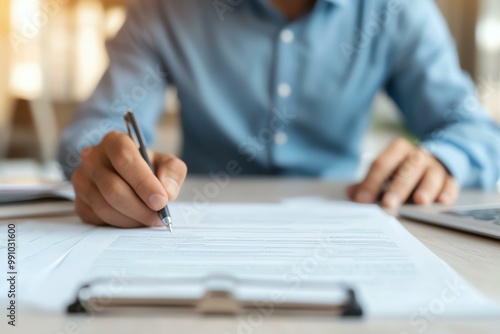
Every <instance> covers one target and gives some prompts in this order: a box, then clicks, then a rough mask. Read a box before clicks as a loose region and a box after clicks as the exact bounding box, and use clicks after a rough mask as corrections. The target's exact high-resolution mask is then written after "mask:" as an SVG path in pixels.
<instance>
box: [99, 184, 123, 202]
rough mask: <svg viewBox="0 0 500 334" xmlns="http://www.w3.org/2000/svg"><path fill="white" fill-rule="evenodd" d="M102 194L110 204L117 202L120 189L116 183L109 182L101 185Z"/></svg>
mask: <svg viewBox="0 0 500 334" xmlns="http://www.w3.org/2000/svg"><path fill="white" fill-rule="evenodd" d="M102 195H103V196H104V198H106V200H108V201H109V202H110V203H111V204H117V203H118V202H119V198H120V195H121V191H120V188H119V186H117V185H116V183H114V182H110V183H109V184H107V185H105V186H104V187H103V189H102Z"/></svg>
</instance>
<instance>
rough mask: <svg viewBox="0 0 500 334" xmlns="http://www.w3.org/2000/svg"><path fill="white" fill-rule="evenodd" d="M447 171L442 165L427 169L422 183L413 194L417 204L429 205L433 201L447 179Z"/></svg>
mask: <svg viewBox="0 0 500 334" xmlns="http://www.w3.org/2000/svg"><path fill="white" fill-rule="evenodd" d="M446 176H447V173H446V171H445V170H444V168H442V167H432V168H429V169H427V171H426V172H425V174H424V176H423V178H422V180H421V181H420V184H419V185H418V187H417V190H416V191H415V194H414V195H413V200H414V201H415V203H416V204H421V205H428V204H431V203H433V202H434V201H435V200H436V198H437V196H438V195H439V193H440V192H441V189H443V185H444V183H445V180H446Z"/></svg>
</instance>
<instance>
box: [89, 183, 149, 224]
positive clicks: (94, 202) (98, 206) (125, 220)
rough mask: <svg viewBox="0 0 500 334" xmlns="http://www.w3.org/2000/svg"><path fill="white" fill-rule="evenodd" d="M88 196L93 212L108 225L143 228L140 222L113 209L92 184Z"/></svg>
mask: <svg viewBox="0 0 500 334" xmlns="http://www.w3.org/2000/svg"><path fill="white" fill-rule="evenodd" d="M88 194H89V197H88V199H87V200H88V202H89V204H88V206H89V207H90V208H91V209H92V212H93V213H94V214H95V215H96V216H97V217H99V219H101V220H102V221H103V222H105V223H106V224H109V225H112V226H116V227H122V228H135V227H141V226H143V225H142V224H141V223H139V222H138V221H135V220H133V219H131V218H129V217H127V216H125V215H123V214H121V213H120V212H118V211H116V210H115V209H113V208H112V207H111V205H109V204H108V202H106V200H105V199H104V197H103V196H102V195H101V193H100V192H99V189H97V186H96V185H95V184H93V183H91V185H90V190H89V191H88Z"/></svg>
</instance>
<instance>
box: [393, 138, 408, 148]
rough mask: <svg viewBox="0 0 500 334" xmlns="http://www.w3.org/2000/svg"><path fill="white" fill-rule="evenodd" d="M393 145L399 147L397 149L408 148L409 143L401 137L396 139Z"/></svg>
mask: <svg viewBox="0 0 500 334" xmlns="http://www.w3.org/2000/svg"><path fill="white" fill-rule="evenodd" d="M394 145H395V146H396V147H399V148H406V147H408V146H410V145H411V144H410V142H409V141H408V140H406V139H405V138H403V137H400V138H397V139H396V140H395V141H394Z"/></svg>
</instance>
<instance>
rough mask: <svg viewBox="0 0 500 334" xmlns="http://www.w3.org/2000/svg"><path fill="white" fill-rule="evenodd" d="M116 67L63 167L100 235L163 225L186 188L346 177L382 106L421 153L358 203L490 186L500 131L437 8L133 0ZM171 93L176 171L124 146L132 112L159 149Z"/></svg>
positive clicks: (442, 196)
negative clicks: (175, 110) (206, 180)
mask: <svg viewBox="0 0 500 334" xmlns="http://www.w3.org/2000/svg"><path fill="white" fill-rule="evenodd" d="M108 52H109V57H110V65H109V68H108V70H107V71H106V73H105V74H104V76H103V78H102V80H101V82H100V84H99V86H98V87H97V89H96V91H95V92H94V94H93V95H92V96H91V98H90V99H89V100H88V101H87V102H85V103H84V104H82V105H81V106H80V107H79V109H78V111H77V113H76V116H75V118H74V119H73V121H72V123H71V124H70V126H69V127H68V128H67V129H66V131H65V132H64V134H63V137H62V143H61V149H60V156H59V160H60V163H61V165H62V167H63V168H64V170H65V172H66V174H67V176H68V177H69V176H71V177H72V182H73V184H74V187H75V190H76V195H77V199H76V211H77V213H78V214H79V215H80V217H81V218H82V219H83V220H85V221H87V222H90V223H95V224H103V223H107V224H111V225H115V226H122V227H135V226H142V225H157V224H158V225H160V224H161V222H160V221H159V219H158V217H157V215H156V214H155V212H154V211H153V210H158V209H160V208H161V207H163V206H164V205H165V204H166V203H167V201H168V200H173V199H175V198H176V197H177V194H178V192H179V189H180V187H181V186H182V183H183V181H184V179H185V176H186V172H187V168H186V164H187V166H188V167H189V170H190V172H192V173H218V172H220V171H226V172H228V173H229V174H230V175H244V174H268V175H283V176H316V177H322V178H349V177H352V176H353V173H354V171H355V170H356V167H357V165H358V162H359V156H360V141H361V138H362V136H363V134H364V133H365V131H366V130H367V127H368V126H369V124H370V114H369V111H370V110H371V105H372V102H373V99H374V97H375V95H376V93H377V92H378V91H379V90H381V89H385V90H386V91H387V93H388V95H389V96H390V97H391V98H392V99H393V100H394V101H395V103H396V104H397V105H398V107H399V108H400V109H401V111H402V114H403V116H404V119H405V122H406V126H407V127H408V129H409V130H410V131H411V132H412V133H413V134H414V135H415V136H416V137H417V138H419V140H420V142H419V144H418V145H417V146H414V145H413V144H411V143H409V142H408V141H406V140H404V139H400V140H397V141H396V142H394V143H393V144H392V145H391V146H390V147H389V148H388V149H387V150H386V151H385V152H384V153H383V154H382V155H381V156H380V157H379V158H378V159H377V160H376V161H375V163H374V164H373V165H372V167H371V169H370V171H369V173H368V175H367V176H366V178H365V179H364V180H363V181H362V182H361V183H360V184H357V185H353V186H351V187H350V188H349V189H348V194H349V196H350V198H352V199H353V200H355V201H358V202H362V203H372V202H374V201H375V200H376V199H377V197H378V196H379V194H380V193H382V191H383V189H384V186H385V185H386V184H387V181H388V180H390V182H389V186H388V188H387V189H386V191H385V194H384V195H383V198H382V204H383V205H385V206H388V207H396V206H398V205H400V204H402V203H403V202H405V201H406V200H408V199H410V200H413V201H415V202H416V203H419V204H428V203H431V202H434V201H438V202H441V203H452V202H453V201H454V200H455V199H456V197H457V195H458V192H459V188H460V187H466V186H475V187H483V188H492V187H494V185H495V183H496V182H497V180H498V179H499V178H500V132H499V129H498V127H497V126H496V125H495V123H494V122H493V121H492V120H491V119H490V118H489V117H488V115H487V113H486V112H485V111H484V110H483V108H482V107H481V105H480V103H479V102H478V100H477V98H476V94H475V89H474V86H473V83H472V82H471V80H470V79H469V78H468V77H467V76H466V75H465V74H464V73H463V72H462V71H461V70H460V67H459V63H458V60H457V55H456V51H455V48H454V44H453V41H452V38H451V36H450V35H449V32H448V30H447V27H446V23H445V22H444V20H443V19H442V17H441V15H440V13H439V10H438V9H437V7H436V5H435V3H434V2H433V1H432V0H215V1H214V0H207V1H199V0H142V1H134V2H133V3H132V4H131V5H130V8H129V11H128V17H127V20H126V22H125V24H124V26H123V28H122V29H121V30H120V32H119V33H118V35H117V36H116V37H115V38H114V39H113V40H112V41H111V42H110V43H109V44H108ZM167 84H175V86H176V87H177V89H178V92H179V98H180V102H181V105H182V113H181V115H182V128H183V134H184V138H183V143H184V145H183V152H182V157H181V159H182V160H180V159H178V158H176V157H173V156H170V155H166V154H161V153H155V152H152V153H151V159H152V161H153V164H154V168H155V170H156V174H157V177H155V176H154V174H153V173H152V172H151V171H150V170H149V169H148V167H147V165H146V163H145V162H144V161H143V159H141V156H140V155H139V152H138V150H137V148H136V147H135V145H134V143H133V142H132V140H130V139H129V138H128V137H127V136H126V135H125V134H123V133H122V132H121V131H123V129H124V128H123V122H122V116H123V114H124V112H125V111H126V110H127V109H128V108H131V109H133V110H134V112H135V114H136V117H138V118H139V121H140V123H141V125H142V127H143V130H144V132H145V137H146V141H147V142H148V143H151V142H152V141H153V135H154V130H155V125H156V122H157V121H158V119H159V117H160V115H161V111H162V109H163V108H162V107H163V103H164V91H165V88H166V86H167Z"/></svg>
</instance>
